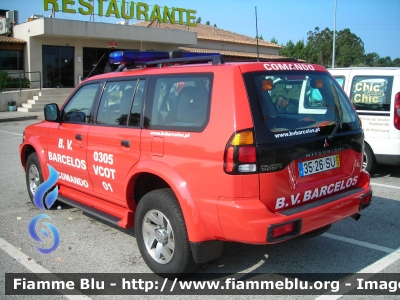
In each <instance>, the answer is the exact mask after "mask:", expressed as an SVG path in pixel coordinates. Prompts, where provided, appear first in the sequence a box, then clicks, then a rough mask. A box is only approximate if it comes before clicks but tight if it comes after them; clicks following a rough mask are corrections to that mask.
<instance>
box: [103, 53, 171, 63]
mask: <svg viewBox="0 0 400 300" xmlns="http://www.w3.org/2000/svg"><path fill="white" fill-rule="evenodd" d="M109 58H110V63H111V64H127V63H133V62H135V61H137V62H148V61H153V60H161V59H168V58H169V53H168V52H163V51H116V52H112V53H110V57H109Z"/></svg>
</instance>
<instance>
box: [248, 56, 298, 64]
mask: <svg viewBox="0 0 400 300" xmlns="http://www.w3.org/2000/svg"><path fill="white" fill-rule="evenodd" d="M246 62H297V63H303V62H302V61H299V60H298V59H297V58H294V57H282V58H260V59H258V60H257V59H256V58H255V59H251V60H250V59H249V60H246Z"/></svg>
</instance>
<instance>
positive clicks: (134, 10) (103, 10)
mask: <svg viewBox="0 0 400 300" xmlns="http://www.w3.org/2000/svg"><path fill="white" fill-rule="evenodd" d="M94 1H96V2H97V1H98V3H99V4H98V6H97V11H95V7H94V4H93V3H94ZM94 1H91V0H44V10H46V11H47V10H51V9H54V11H55V12H59V11H61V12H63V13H71V14H76V13H80V14H81V15H91V14H93V13H95V14H97V15H98V16H104V17H111V16H113V17H116V18H118V19H121V18H123V19H125V20H130V19H134V18H135V19H137V20H145V21H154V20H157V21H158V22H160V23H168V22H169V23H171V24H175V23H176V22H178V23H179V24H180V25H182V24H183V23H184V21H183V20H184V18H185V17H186V25H188V26H196V22H195V19H196V16H195V13H196V11H195V10H191V9H185V8H178V7H172V8H171V9H169V8H168V7H167V6H164V7H163V8H161V7H160V6H158V5H157V4H155V5H153V8H152V9H150V8H149V5H147V4H146V3H144V2H136V4H135V2H133V1H125V0H122V1H121V0H118V1H117V0H109V1H108V0H94ZM76 2H78V3H79V5H80V7H79V8H78V9H77V10H76V9H73V8H68V6H69V7H71V6H75V3H76ZM117 2H120V4H119V5H118V3H117ZM126 8H127V9H126Z"/></svg>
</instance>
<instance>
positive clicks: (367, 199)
mask: <svg viewBox="0 0 400 300" xmlns="http://www.w3.org/2000/svg"><path fill="white" fill-rule="evenodd" d="M371 200H372V192H370V193H368V194H365V195H362V196H361V209H364V208H366V207H368V206H369V205H370V204H371Z"/></svg>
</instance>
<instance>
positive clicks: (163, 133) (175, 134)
mask: <svg viewBox="0 0 400 300" xmlns="http://www.w3.org/2000/svg"><path fill="white" fill-rule="evenodd" d="M150 135H156V136H172V137H180V138H184V139H186V138H188V137H190V133H180V132H168V131H151V132H150Z"/></svg>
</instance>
